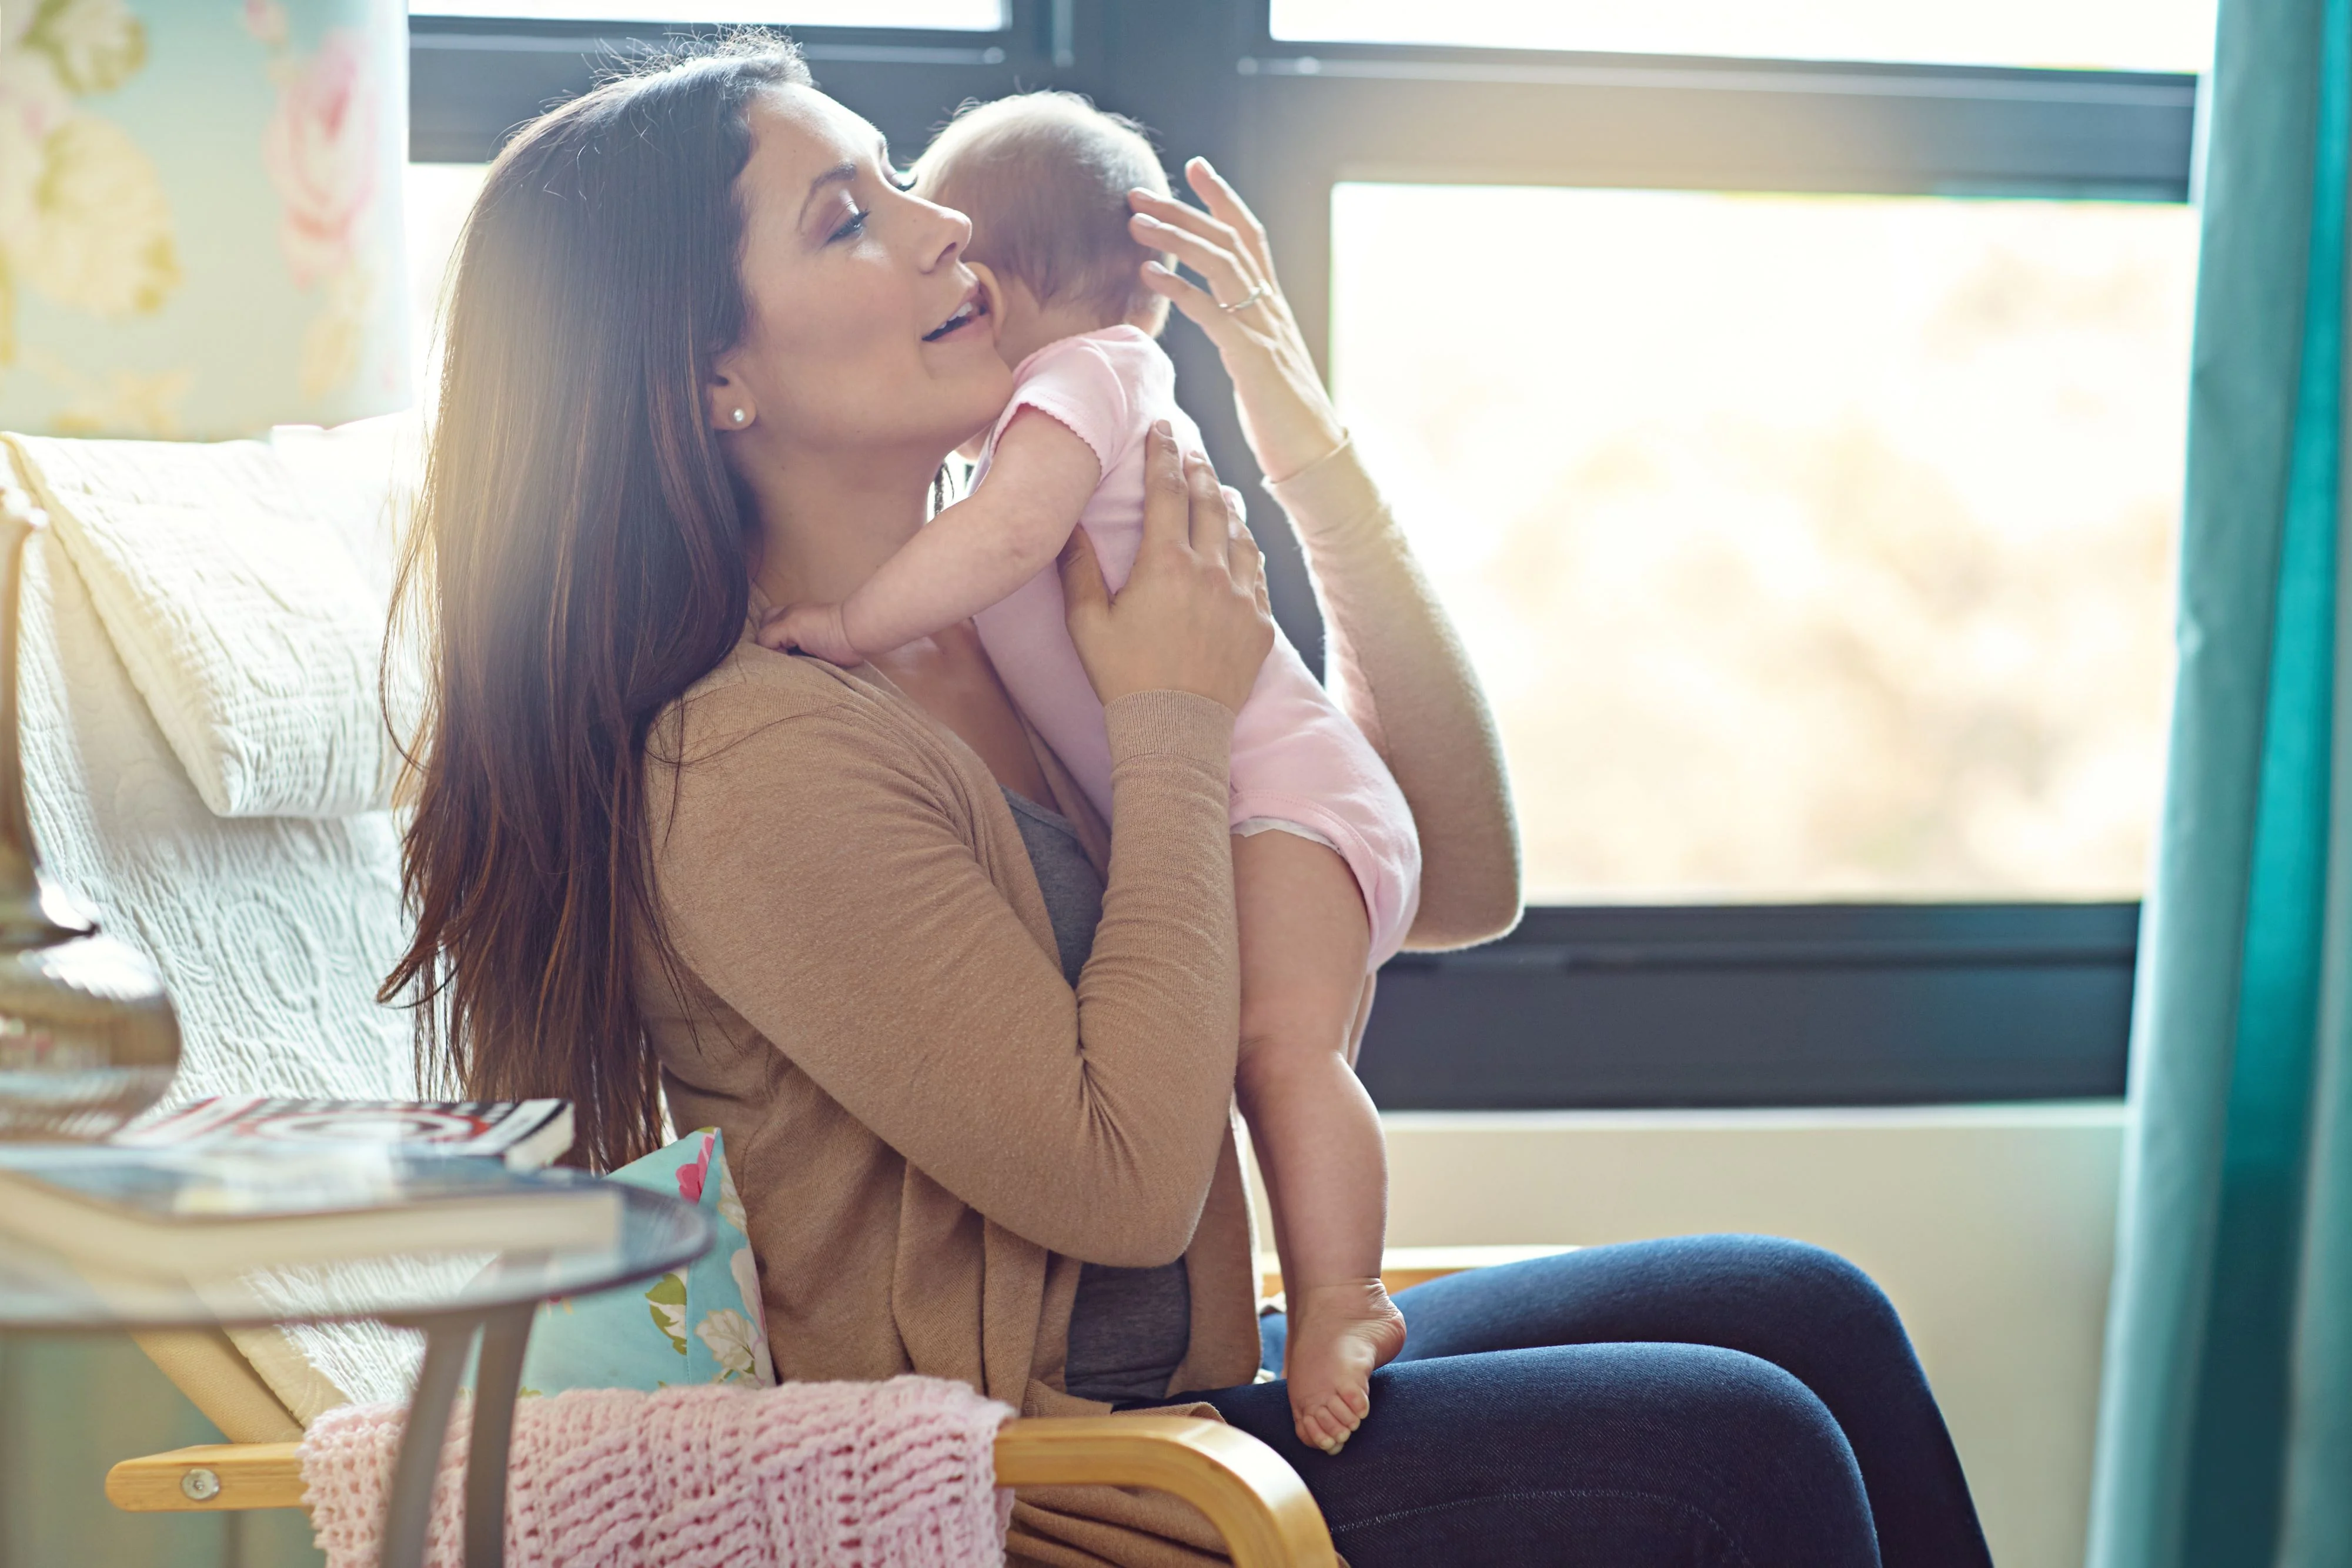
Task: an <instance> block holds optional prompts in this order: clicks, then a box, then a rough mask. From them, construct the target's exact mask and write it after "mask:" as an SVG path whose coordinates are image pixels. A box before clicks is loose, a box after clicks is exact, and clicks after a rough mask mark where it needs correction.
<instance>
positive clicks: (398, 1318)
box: [0, 1149, 713, 1568]
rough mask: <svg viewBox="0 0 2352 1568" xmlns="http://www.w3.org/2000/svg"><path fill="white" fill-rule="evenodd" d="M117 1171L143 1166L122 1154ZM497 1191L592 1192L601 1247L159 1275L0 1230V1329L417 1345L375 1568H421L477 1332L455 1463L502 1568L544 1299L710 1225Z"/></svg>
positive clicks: (608, 1278)
mask: <svg viewBox="0 0 2352 1568" xmlns="http://www.w3.org/2000/svg"><path fill="white" fill-rule="evenodd" d="M121 1153H122V1155H123V1156H124V1158H125V1159H126V1161H134V1162H135V1161H137V1160H139V1159H141V1158H142V1157H153V1156H152V1155H150V1153H149V1152H148V1151H143V1150H132V1149H124V1150H122V1151H121ZM494 1180H495V1186H496V1190H497V1191H498V1192H499V1195H500V1196H509V1197H521V1198H524V1199H526V1200H527V1199H529V1198H530V1197H532V1196H533V1195H540V1194H544V1195H546V1196H549V1197H556V1196H558V1195H561V1194H564V1193H568V1192H571V1191H573V1190H575V1189H576V1188H577V1187H578V1186H580V1185H581V1184H583V1183H590V1184H592V1185H593V1186H597V1187H598V1188H600V1189H601V1190H603V1191H604V1192H608V1193H611V1194H612V1195H614V1199H615V1201H616V1203H617V1205H618V1208H619V1223H618V1225H617V1226H616V1227H615V1229H614V1237H613V1239H612V1241H611V1242H610V1243H609V1244H608V1245H604V1246H600V1247H593V1248H576V1249H548V1250H542V1251H513V1252H507V1253H502V1254H498V1255H490V1254H484V1253H467V1254H456V1255H452V1254H444V1253H411V1254H398V1255H393V1256H388V1257H383V1258H374V1259H353V1260H336V1261H334V1262H332V1263H322V1264H318V1265H313V1266H308V1267H304V1268H300V1269H257V1270H247V1271H245V1272H242V1273H236V1274H231V1273H226V1272H225V1273H222V1274H218V1275H206V1276H168V1277H167V1276H164V1275H162V1274H158V1273H150V1272H145V1271H142V1270H134V1269H125V1270H121V1271H115V1270H107V1269H104V1268H100V1267H94V1266H93V1265H92V1263H91V1262H90V1261H89V1260H87V1259H68V1258H67V1257H65V1256H64V1255H62V1254H60V1253H58V1252H55V1251H52V1250H50V1249H47V1248H45V1247H40V1246H37V1245H34V1244H32V1243H29V1242H26V1241H24V1240H22V1239H17V1238H15V1237H11V1236H9V1235H8V1234H7V1233H6V1230H5V1222H0V1331H5V1330H10V1329H28V1330H29V1329H43V1330H65V1331H128V1330H139V1329H186V1328H255V1327H261V1326H266V1325H270V1324H279V1323H292V1322H338V1321H349V1320H352V1319H373V1320H374V1321H376V1322H384V1323H389V1324H391V1325H393V1326H394V1327H400V1328H413V1329H419V1330H422V1331H423V1332H424V1334H425V1362H424V1366H423V1368H422V1369H421V1370H420V1371H419V1373H418V1374H417V1378H416V1387H415V1393H414V1394H413V1395H412V1396H411V1397H410V1400H409V1406H408V1420H407V1425H406V1427H405V1428H404V1431H403V1432H402V1434H401V1439H400V1456H399V1458H398V1460H397V1462H396V1463H395V1466H394V1470H393V1483H392V1490H391V1493H390V1496H389V1497H388V1499H387V1500H386V1507H385V1510H384V1525H383V1550H382V1554H381V1556H380V1558H379V1561H380V1562H381V1563H383V1568H423V1564H424V1562H425V1531H426V1527H427V1524H428V1523H429V1521H430V1520H431V1517H432V1506H433V1481H434V1477H435V1475H436V1472H437V1471H438V1469H440V1460H441V1447H442V1443H443V1441H444V1439H445V1438H446V1436H447V1433H448V1428H449V1416H450V1412H451V1410H452V1408H453V1407H454V1406H455V1404H456V1401H457V1384H458V1381H459V1379H460V1377H461V1376H462V1375H463V1373H464V1370H465V1364H466V1358H467V1354H468V1353H469V1352H470V1351H471V1350H472V1349H473V1347H474V1342H475V1339H476V1336H477V1335H479V1337H480V1340H481V1354H480V1358H479V1360H478V1363H477V1364H476V1368H475V1377H474V1418H473V1433H472V1441H471V1449H470V1452H469V1453H468V1455H467V1468H466V1564H467V1568H497V1564H498V1563H499V1562H500V1561H501V1559H502V1558H503V1556H504V1553H505V1542H506V1490H507V1489H506V1481H507V1448H508V1441H509V1437H510V1436H511V1435H512V1432H513V1429H514V1407H515V1398H516V1395H517V1392H518V1390H519V1388H520V1385H521V1380H522V1358H523V1348H524V1346H525V1344H526V1343H528V1342H529V1339H530V1324H531V1319H532V1317H533V1315H534V1314H535V1313H536V1312H537V1311H538V1309H539V1306H540V1303H541V1302H542V1301H550V1300H552V1299H553V1298H555V1297H558V1296H578V1295H586V1294H588V1293H590V1292H592V1291H604V1290H610V1289H613V1288H614V1287H616V1286H620V1285H626V1284H631V1283H634V1282H635V1281H640V1280H648V1279H651V1278H653V1277H654V1276H656V1275H657V1274H663V1273H667V1271H668V1270H672V1269H676V1268H678V1267H680V1266H681V1265H683V1264H686V1263H688V1262H690V1261H692V1260H694V1259H696V1258H698V1257H700V1256H701V1255H702V1254H703V1253H704V1252H706V1251H708V1250H709V1248H710V1244H711V1241H712V1239H713V1237H712V1231H711V1228H710V1224H709V1221H708V1220H707V1219H705V1218H703V1217H702V1215H701V1214H700V1213H698V1212H697V1210H696V1209H695V1208H694V1207H692V1206H691V1205H689V1204H687V1203H683V1202H681V1201H679V1200H678V1199H677V1198H675V1197H668V1196H667V1195H665V1194H662V1193H656V1192H648V1191H646V1190H645V1189H644V1188H641V1187H634V1186H625V1185H623V1184H621V1183H619V1182H595V1181H594V1180H593V1178H592V1177H589V1176H585V1175H583V1174H582V1173H580V1172H577V1171H570V1170H549V1171H537V1172H530V1173H504V1172H502V1173H499V1175H498V1176H496V1177H495V1178H494Z"/></svg>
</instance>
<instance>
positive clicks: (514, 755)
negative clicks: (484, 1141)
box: [383, 37, 808, 1170]
mask: <svg viewBox="0 0 2352 1568" xmlns="http://www.w3.org/2000/svg"><path fill="white" fill-rule="evenodd" d="M807 80H808V74H807V71H806V70H805V69H804V68H803V66H802V65H801V63H800V60H799V57H798V56H797V55H796V54H795V53H794V52H793V49H792V47H791V46H790V45H789V44H786V43H783V42H782V40H780V39H776V38H773V37H754V38H751V39H745V38H737V39H735V40H732V41H730V42H729V43H726V44H723V45H719V46H717V47H706V48H703V49H701V50H698V52H697V53H696V54H694V55H693V56H692V57H686V58H677V57H673V58H671V59H669V60H667V61H665V62H663V63H661V64H660V65H658V66H655V67H651V68H645V69H641V70H638V71H635V72H633V73H631V74H630V75H628V76H626V77H625V78H620V79H616V80H614V81H610V82H607V83H605V84H604V85H603V86H601V87H599V88H597V89H595V90H593V91H592V92H590V93H588V94H586V95H585V96H584V97H582V98H580V99H576V100H574V101H572V102H571V103H568V104H566V105H564V106H563V107H562V108H560V109H557V110H553V111H551V113H549V114H547V115H546V116H544V117H543V118H541V119H540V120H537V121H535V122H533V123H532V124H531V125H530V126H529V127H528V128H527V129H525V130H524V131H522V132H521V133H520V134H519V135H518V136H517V137H516V138H515V140H514V141H512V142H511V143H510V144H509V146H508V148H507V149H506V151H505V152H503V153H502V154H500V156H499V160H498V162H496V163H495V164H494V165H492V167H491V169H490V172H489V176H488V181H487V183H485V184H484V186H483V189H482V193H481V197H480V199H479V200H478V202H477V203H476V204H475V206H474V210H473V214H472V216H471V217H470V218H469V219H468V220H467V225H466V229H465V234H464V236H463V238H462V239H461V240H460V242H459V246H458V252H457V267H456V276H455V278H454V282H453V287H452V292H451V295H450V299H449V306H448V325H447V332H448V338H447V345H446V354H445V357H444V360H443V368H442V380H441V396H440V406H439V412H438V415H437V418H436V423H435V425H434V434H433V440H432V446H431V452H430V455H429V457H428V459H427V462H426V470H425V486H424V490H423V494H422V497H421V500H420V503H419V517H418V524H417V528H416V529H415V533H414V535H413V536H412V540H411V543H410V545H409V548H408V552H407V555H406V557H405V559H404V562H403V565H402V570H401V578H400V589H399V604H400V606H401V613H402V618H403V621H402V623H403V624H404V625H406V626H410V627H414V628H415V631H416V632H417V633H419V634H421V638H422V641H423V644H424V652H425V658H426V661H427V670H428V676H427V699H426V700H427V711H426V713H425V716H424V722H423V725H422V727H421V731H420V733H419V736H418V737H417V740H416V743H415V748H414V751H413V754H412V757H411V768H412V772H411V779H410V783H411V789H412V790H413V800H414V803H415V821H414V822H413V824H412V825H411V827H410V828H409V830H408V835H407V842H406V846H405V852H404V858H403V866H404V882H405V885H406V891H407V894H408V896H409V899H410V901H411V904H412V905H413V907H414V910H415V915H416V923H417V924H416V936H415V943H414V945H412V946H410V947H409V949H408V951H407V953H406V954H405V955H404V956H403V957H402V959H401V961H400V964H399V967H397V968H395V969H394V971H393V972H392V975H391V977H389V978H388V979H387V980H386V981H385V982H384V986H383V997H384V999H386V1000H388V1001H390V1000H399V1001H405V1002H407V1003H409V1004H410V1005H412V1006H413V1007H414V1008H415V1012H416V1018H417V1059H418V1068H419V1072H420V1076H422V1077H423V1078H424V1080H425V1082H428V1083H444V1084H447V1083H454V1084H455V1085H457V1086H458V1087H459V1088H461V1089H462V1090H463V1092H464V1093H465V1094H466V1095H467V1097H468V1098H473V1099H486V1100H502V1099H518V1098H525V1097H529V1096H533V1095H561V1096H563V1097H565V1098H568V1099H570V1100H571V1101H572V1103H573V1113H574V1117H575V1128H576V1142H575V1144H574V1157H575V1158H578V1159H580V1160H582V1161H583V1163H585V1164H587V1165H588V1166H591V1167H592V1168H594V1169H600V1170H602V1169H610V1168H612V1167H613V1166H617V1165H622V1164H625V1163H626V1162H627V1161H629V1160H631V1159H634V1158H635V1157H637V1156H638V1155H642V1154H645V1153H646V1152H648V1151H650V1150H651V1149H653V1148H654V1147H655V1146H656V1145H657V1144H658V1143H659V1141H660V1138H661V1135H662V1126H663V1118H662V1108H661V1092H660V1079H659V1075H658V1071H657V1070H656V1064H655V1060H654V1054H653V1051H652V1048H651V1045H650V1042H649V1041H648V1040H647V1037H646V1029H645V1025H644V1021H643V1019H642V1016H641V1013H640V1011H639V1007H638V997H637V987H636V984H635V978H636V976H637V974H638V972H639V969H638V966H639V963H640V961H641V956H642V955H641V953H640V944H642V943H646V942H650V943H652V944H653V949H654V951H656V953H657V954H659V955H661V956H662V958H663V962H664V963H666V964H667V963H669V962H670V959H669V958H668V956H667V955H668V949H667V943H666V941H665V939H664V938H663V936H662V935H661V920H660V914H659V908H658V904H657V902H656V897H655V894H654V888H653V876H652V861H651V854H650V836H651V831H652V830H651V824H649V823H648V821H647V820H646V782H645V775H646V744H647V737H648V735H649V733H650V731H651V729H652V727H653V725H654V722H655V720H656V716H658V715H660V713H661V712H662V710H663V709H664V708H665V707H667V706H668V705H669V704H670V703H672V702H673V701H675V700H676V699H677V697H678V696H679V695H681V694H683V693H684V692H685V691H686V689H687V688H688V686H690V685H693V684H694V682H695V681H697V680H698V679H699V678H700V677H701V676H702V675H704V674H707V673H708V672H709V671H710V670H711V669H712V668H714V667H715V666H716V665H717V664H719V661H720V660H722V659H723V658H725V657H726V655H727V653H728V652H729V650H730V649H731V648H732V647H733V646H734V645H735V643H736V641H737V639H738V637H739V636H740V633H741V631H742V627H743V622H744V616H745V613H746V609H747V599H748V594H749V591H750V588H749V578H748V574H747V570H746V549H747V539H748V537H749V530H750V529H751V528H752V526H753V519H752V517H751V512H750V509H749V507H748V506H747V505H746V503H745V502H744V500H743V499H742V498H741V497H740V496H739V494H738V492H737V489H736V487H735V486H734V484H733V483H732V482H731V480H730V476H729V474H728V470H727V466H726V463H725V461H724V459H723V458H722V456H721V455H720V452H719V443H718V440H717V438H716V436H715V434H713V432H712V431H711V430H710V428H709V423H708V420H707V418H706V413H705V404H704V400H705V393H704V387H705V385H706V383H707V382H708V380H709V376H710V373H711V369H712V364H713V361H714V360H715V359H716V358H717V356H718V355H719V354H720V353H722V352H724V351H725V350H728V349H729V348H731V347H732V346H734V344H735V343H736V341H737V340H739V339H740V336H741V334H742V332H743V328H744V303H743V294H742V289H741V286H740V279H739V276H738V270H737V267H738V260H739V256H740V250H741V241H742V227H743V221H742V214H741V210H740V206H739V205H738V203H737V199H736V193H735V180H736V176H737V175H738V174H740V172H742V169H743V166H744V164H745V162H747V161H748V160H749V158H750V156H751V132H750V130H749V127H748V125H747V122H746V119H745V114H746V109H747V105H748V104H749V102H750V101H751V99H752V98H754V97H755V96H756V95H757V94H758V93H760V92H761V91H762V90H765V89H772V88H774V87H776V86H779V85H782V84H785V83H805V82H806V81H807Z"/></svg>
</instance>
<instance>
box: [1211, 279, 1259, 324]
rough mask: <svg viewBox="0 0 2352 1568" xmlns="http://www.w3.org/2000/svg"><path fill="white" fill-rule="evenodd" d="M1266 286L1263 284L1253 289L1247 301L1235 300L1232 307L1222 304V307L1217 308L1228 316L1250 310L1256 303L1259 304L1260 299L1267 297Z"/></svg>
mask: <svg viewBox="0 0 2352 1568" xmlns="http://www.w3.org/2000/svg"><path fill="white" fill-rule="evenodd" d="M1264 296H1265V284H1263V283H1261V284H1259V285H1258V286H1257V287H1255V288H1253V289H1251V290H1250V291H1249V298H1246V299H1236V300H1234V302H1233V303H1232V304H1231V305H1224V304H1220V305H1219V306H1218V307H1217V308H1218V309H1220V310H1222V311H1223V312H1224V313H1225V314H1226V315H1228V316H1230V315H1232V314H1233V313H1234V311H1236V310H1246V309H1248V308H1250V307H1251V306H1253V305H1255V304H1256V303H1257V302H1258V300H1259V299H1260V298H1263V297H1264Z"/></svg>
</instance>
